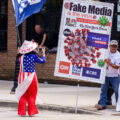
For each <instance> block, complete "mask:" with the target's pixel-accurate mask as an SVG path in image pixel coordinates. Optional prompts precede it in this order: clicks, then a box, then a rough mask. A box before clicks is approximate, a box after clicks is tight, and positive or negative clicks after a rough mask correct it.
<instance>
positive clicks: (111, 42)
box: [110, 40, 118, 46]
mask: <svg viewBox="0 0 120 120" xmlns="http://www.w3.org/2000/svg"><path fill="white" fill-rule="evenodd" d="M110 45H117V46H118V41H117V40H111V41H110Z"/></svg>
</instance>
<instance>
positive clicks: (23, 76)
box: [22, 72, 25, 81]
mask: <svg viewBox="0 0 120 120" xmlns="http://www.w3.org/2000/svg"><path fill="white" fill-rule="evenodd" d="M24 79H25V73H24V72H23V75H22V81H24Z"/></svg>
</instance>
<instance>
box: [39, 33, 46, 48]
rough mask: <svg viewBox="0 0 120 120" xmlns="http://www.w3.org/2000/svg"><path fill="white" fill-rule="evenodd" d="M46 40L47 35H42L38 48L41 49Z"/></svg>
mask: <svg viewBox="0 0 120 120" xmlns="http://www.w3.org/2000/svg"><path fill="white" fill-rule="evenodd" d="M46 38H47V35H46V34H45V33H44V35H43V39H42V42H41V44H40V45H39V47H43V45H44V43H45V41H46Z"/></svg>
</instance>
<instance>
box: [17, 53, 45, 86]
mask: <svg viewBox="0 0 120 120" xmlns="http://www.w3.org/2000/svg"><path fill="white" fill-rule="evenodd" d="M45 60H46V58H45V57H42V58H39V57H38V55H37V54H30V53H28V54H25V55H22V56H21V57H20V58H19V62H20V72H19V76H18V81H19V84H21V82H22V81H24V80H25V79H27V77H29V76H30V75H31V74H33V73H35V63H40V64H43V63H45Z"/></svg>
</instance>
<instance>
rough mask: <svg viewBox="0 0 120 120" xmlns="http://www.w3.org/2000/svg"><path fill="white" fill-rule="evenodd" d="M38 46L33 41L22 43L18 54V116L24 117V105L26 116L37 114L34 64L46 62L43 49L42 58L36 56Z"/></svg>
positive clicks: (43, 49)
mask: <svg viewBox="0 0 120 120" xmlns="http://www.w3.org/2000/svg"><path fill="white" fill-rule="evenodd" d="M37 47H38V44H37V43H36V42H33V41H26V40H25V41H24V43H23V45H22V46H21V48H20V50H19V53H20V54H21V55H20V57H19V62H20V71H19V76H18V87H17V89H16V96H17V98H18V100H19V103H18V115H20V116H25V115H26V104H27V103H28V115H29V116H33V115H35V114H38V110H37V107H36V105H35V102H36V95H37V90H38V82H37V76H36V73H35V63H40V64H43V63H45V61H46V57H45V48H42V58H39V57H38V55H37V54H36V52H35V51H36V48H37Z"/></svg>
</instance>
